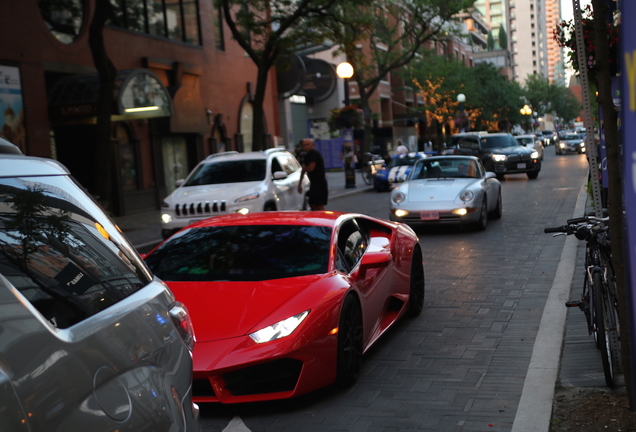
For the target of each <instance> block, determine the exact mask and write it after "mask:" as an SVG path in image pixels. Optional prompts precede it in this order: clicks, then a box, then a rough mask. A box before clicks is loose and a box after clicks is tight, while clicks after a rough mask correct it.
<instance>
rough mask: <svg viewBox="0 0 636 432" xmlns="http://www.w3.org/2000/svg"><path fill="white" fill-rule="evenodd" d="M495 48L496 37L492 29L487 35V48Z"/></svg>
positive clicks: (489, 49) (490, 49)
mask: <svg viewBox="0 0 636 432" xmlns="http://www.w3.org/2000/svg"><path fill="white" fill-rule="evenodd" d="M494 49H495V37H494V36H493V35H492V30H489V31H488V36H487V37H486V50H488V51H492V50H494Z"/></svg>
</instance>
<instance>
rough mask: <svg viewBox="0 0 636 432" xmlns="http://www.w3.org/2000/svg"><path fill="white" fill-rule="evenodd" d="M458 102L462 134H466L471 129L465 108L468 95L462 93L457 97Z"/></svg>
mask: <svg viewBox="0 0 636 432" xmlns="http://www.w3.org/2000/svg"><path fill="white" fill-rule="evenodd" d="M457 102H459V119H460V122H461V123H460V128H459V131H460V132H466V131H468V130H469V129H470V123H469V122H468V118H467V117H466V109H465V106H464V102H466V95H465V94H464V93H460V94H458V95H457Z"/></svg>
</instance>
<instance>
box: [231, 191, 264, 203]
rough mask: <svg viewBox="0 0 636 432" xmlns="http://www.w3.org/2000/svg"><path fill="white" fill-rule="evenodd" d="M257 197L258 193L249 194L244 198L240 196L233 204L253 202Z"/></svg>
mask: <svg viewBox="0 0 636 432" xmlns="http://www.w3.org/2000/svg"><path fill="white" fill-rule="evenodd" d="M258 196H259V194H258V192H256V193H253V194H249V195H245V196H242V197H240V198H237V199H235V200H234V202H237V203H238V202H245V201H252V200H255V199H256V198H258Z"/></svg>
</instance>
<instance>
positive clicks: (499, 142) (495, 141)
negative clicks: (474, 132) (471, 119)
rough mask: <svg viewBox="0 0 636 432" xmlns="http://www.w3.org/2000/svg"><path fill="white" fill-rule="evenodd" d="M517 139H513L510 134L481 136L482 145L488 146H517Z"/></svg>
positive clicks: (486, 147)
mask: <svg viewBox="0 0 636 432" xmlns="http://www.w3.org/2000/svg"><path fill="white" fill-rule="evenodd" d="M517 145H518V143H517V141H516V140H515V139H514V138H513V139H512V140H511V139H510V137H509V136H508V135H498V136H489V137H482V138H481V147H482V148H485V149H488V148H503V147H516V146H517Z"/></svg>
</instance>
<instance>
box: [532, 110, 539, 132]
mask: <svg viewBox="0 0 636 432" xmlns="http://www.w3.org/2000/svg"><path fill="white" fill-rule="evenodd" d="M532 117H534V121H533V122H532V132H534V125H535V124H536V123H537V117H539V113H538V112H536V111H534V112H533V113H532Z"/></svg>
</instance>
